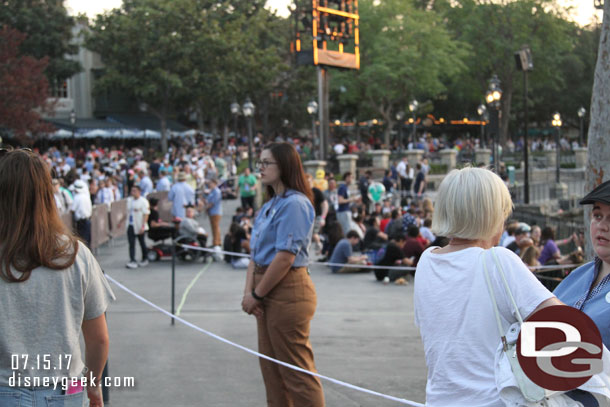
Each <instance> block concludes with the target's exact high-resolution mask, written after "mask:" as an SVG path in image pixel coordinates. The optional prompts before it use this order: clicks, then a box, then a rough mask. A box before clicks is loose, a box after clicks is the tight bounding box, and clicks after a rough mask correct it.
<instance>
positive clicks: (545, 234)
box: [540, 226, 555, 246]
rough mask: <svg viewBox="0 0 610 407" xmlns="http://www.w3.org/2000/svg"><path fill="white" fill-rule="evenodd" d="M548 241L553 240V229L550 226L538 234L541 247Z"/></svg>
mask: <svg viewBox="0 0 610 407" xmlns="http://www.w3.org/2000/svg"><path fill="white" fill-rule="evenodd" d="M548 240H555V228H554V227H552V226H545V227H544V228H542V232H541V233H540V242H541V243H542V245H543V246H544V244H545V243H546V242H547V241H548Z"/></svg>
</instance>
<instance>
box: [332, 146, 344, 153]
mask: <svg viewBox="0 0 610 407" xmlns="http://www.w3.org/2000/svg"><path fill="white" fill-rule="evenodd" d="M333 150H335V153H336V154H343V152H344V151H345V146H344V145H343V144H341V143H338V144H335V146H334V147H333Z"/></svg>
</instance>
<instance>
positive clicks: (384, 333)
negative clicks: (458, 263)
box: [97, 201, 426, 407]
mask: <svg viewBox="0 0 610 407" xmlns="http://www.w3.org/2000/svg"><path fill="white" fill-rule="evenodd" d="M236 206H237V201H225V202H224V210H225V214H226V215H225V216H223V220H222V223H221V226H222V230H223V231H226V230H227V229H228V225H229V222H230V217H231V215H232V214H233V212H234V208H235V207H236ZM200 223H201V224H203V225H204V226H205V228H206V230H209V229H210V227H209V222H208V220H207V218H202V219H200ZM138 250H139V249H138ZM127 253H128V251H127V242H126V239H124V238H123V239H119V240H117V241H115V242H114V243H112V244H110V245H108V246H106V247H103V248H100V249H99V250H98V253H97V258H98V260H99V261H100V263H101V265H102V267H103V268H104V270H105V271H106V273H107V274H108V275H110V276H112V277H113V278H115V279H116V280H118V281H119V282H121V283H122V284H124V285H126V286H127V287H129V288H130V289H132V290H133V291H135V292H137V293H139V294H140V295H142V296H144V297H145V298H147V299H148V300H150V301H152V302H154V303H155V304H158V305H159V306H161V307H164V308H165V309H167V310H169V309H170V298H171V297H170V283H171V261H170V260H162V261H159V262H156V263H151V264H150V265H149V266H148V267H146V268H139V269H135V270H128V269H126V268H125V263H126V260H127V258H128V255H127ZM138 253H139V251H138ZM138 256H139V254H138ZM177 264H178V266H177V269H176V307H177V306H178V304H179V303H180V300H181V297H182V295H183V293H184V292H185V290H186V289H187V286H188V285H189V284H190V283H191V282H192V280H193V279H194V277H195V276H196V275H197V274H198V273H199V272H200V271H201V270H202V269H203V267H204V266H205V264H201V263H198V264H191V263H182V262H178V263H177ZM311 275H312V279H313V281H314V283H315V284H316V288H317V293H318V308H317V312H316V315H315V317H314V320H313V322H312V327H311V341H312V344H313V348H314V353H315V357H316V365H317V367H318V371H319V372H320V373H321V374H323V375H326V376H330V377H333V378H336V379H339V380H343V381H345V382H348V383H351V384H354V385H358V386H362V387H365V388H369V389H371V390H375V391H378V392H381V393H386V394H389V395H392V396H395V397H400V398H405V399H409V400H414V401H416V402H423V400H424V395H425V383H426V366H425V360H424V353H423V347H422V343H421V339H420V337H419V333H418V330H417V328H416V327H415V325H414V323H413V286H412V285H407V286H396V285H383V284H380V283H378V282H376V281H375V278H374V276H373V275H372V273H366V274H353V275H333V274H331V273H330V271H329V270H328V269H327V268H325V267H321V266H315V267H312V269H311ZM244 278H245V270H234V269H233V268H232V267H231V266H230V265H227V264H226V263H224V262H216V263H213V264H212V265H211V266H210V267H209V268H208V269H207V270H206V271H205V272H203V273H202V275H201V276H200V278H199V279H198V280H197V281H196V282H195V283H194V284H193V286H192V288H191V290H190V292H189V294H188V296H187V298H186V300H185V304H184V307H183V309H182V313H181V317H183V318H185V319H186V320H188V321H190V322H192V323H193V324H196V325H198V326H200V327H202V328H204V329H206V330H209V331H211V332H213V333H215V334H217V335H220V336H223V337H225V338H227V339H229V340H231V341H234V342H237V343H239V344H241V345H244V346H246V347H248V348H251V349H256V324H255V320H254V317H251V316H248V315H246V314H244V313H243V312H242V310H241V304H240V303H241V298H242V293H243V286H244ZM111 286H112V288H113V290H114V292H115V294H116V296H117V301H116V302H115V303H113V304H112V305H111V306H110V308H109V310H108V314H107V318H108V324H109V329H110V339H111V343H110V359H109V360H110V364H109V369H110V376H112V377H117V376H119V377H122V376H127V377H129V376H133V377H135V382H136V386H135V388H124V389H120V388H112V389H111V393H110V402H111V404H110V405H112V406H129V407H132V406H210V407H225V406H226V407H241V406H243V407H251V406H265V405H266V403H265V393H264V385H263V381H262V378H261V374H260V370H259V367H258V360H257V358H256V357H254V356H252V355H250V354H248V353H246V352H244V351H242V350H239V349H235V348H232V347H230V346H228V345H226V344H224V343H221V342H219V341H217V340H215V339H212V338H210V337H208V336H206V335H204V334H202V333H199V332H197V331H195V330H193V329H192V328H189V327H187V326H184V325H182V324H180V323H176V325H174V326H171V325H170V319H169V318H168V317H167V316H165V315H163V314H161V313H160V312H158V311H156V310H154V309H152V308H151V307H149V306H148V305H146V304H144V303H142V302H140V301H139V300H137V299H136V298H134V297H133V296H131V295H129V294H127V293H126V292H124V291H122V290H121V289H119V288H118V287H116V286H115V285H112V284H111ZM323 385H324V392H325V395H326V401H327V406H329V407H335V406H336V407H351V406H371V407H383V406H398V405H401V404H399V403H397V402H393V401H388V400H384V399H382V398H379V397H374V396H370V395H366V394H363V393H360V392H357V391H355V390H351V389H347V388H345V387H342V386H339V385H336V384H332V383H329V382H326V381H323Z"/></svg>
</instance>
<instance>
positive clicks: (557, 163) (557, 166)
mask: <svg viewBox="0 0 610 407" xmlns="http://www.w3.org/2000/svg"><path fill="white" fill-rule="evenodd" d="M551 124H552V125H553V127H555V154H557V155H556V156H555V183H556V184H559V175H560V171H559V169H560V164H561V163H560V161H559V158H560V152H561V146H560V145H559V132H560V131H561V124H562V123H561V115H560V114H559V113H558V112H555V113H553V120H552V121H551Z"/></svg>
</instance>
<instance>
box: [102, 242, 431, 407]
mask: <svg viewBox="0 0 610 407" xmlns="http://www.w3.org/2000/svg"><path fill="white" fill-rule="evenodd" d="M193 247H196V246H193ZM106 278H107V279H108V280H109V281H110V282H112V283H113V284H114V285H116V286H117V287H119V288H120V289H121V290H123V291H125V292H126V293H128V294H130V295H132V296H133V297H135V298H137V299H138V300H140V301H142V302H143V303H145V304H147V305H149V306H151V307H152V308H154V309H156V310H157V311H160V312H162V313H163V314H165V315H167V316H169V317H170V318H173V319H175V320H176V321H178V322H181V323H183V324H184V325H186V326H188V327H190V328H193V329H194V330H196V331H199V332H201V333H203V334H206V335H208V336H210V337H212V338H214V339H216V340H218V341H220V342H223V343H225V344H227V345H230V346H233V347H235V348H238V349H241V350H243V351H244V352H247V353H249V354H251V355H254V356H257V357H259V358H262V359H266V360H268V361H270V362H273V363H277V364H279V365H282V366H284V367H287V368H289V369H292V370H296V371H298V372H301V373H305V374H309V375H312V376H316V377H319V378H320V379H324V380H327V381H329V382H331V383H334V384H338V385H339V386H343V387H347V388H349V389H352V390H356V391H359V392H362V393H366V394H370V395H372V396H377V397H382V398H384V399H386V400H391V401H395V402H397V403H400V404H406V405H409V406H414V407H425V405H424V404H421V403H417V402H415V401H411V400H406V399H401V398H398V397H394V396H390V395H387V394H383V393H379V392H376V391H374V390H369V389H365V388H364V387H360V386H355V385H353V384H350V383H347V382H344V381H341V380H337V379H333V378H332V377H328V376H324V375H321V374H319V373H316V372H311V371H309V370H305V369H303V368H300V367H298V366H294V365H291V364H289V363H286V362H282V361H281V360H277V359H273V358H271V357H269V356H267V355H263V354H261V353H258V352H256V351H254V350H252V349H249V348H246V347H245V346H242V345H239V344H237V343H235V342H232V341H230V340H228V339H225V338H223V337H221V336H218V335H216V334H214V333H212V332H210V331H207V330H205V329H203V328H200V327H198V326H197V325H195V324H193V323H191V322H188V321H186V320H184V319H182V318H180V317H179V316H177V315H174V314H172V313H171V312H168V311H166V310H164V309H163V308H161V307H159V306H158V305H156V304H154V303H152V302H150V301H149V300H147V299H146V298H144V297H142V296H141V295H139V294H137V293H135V292H134V291H132V290H130V289H129V288H127V287H126V286H124V285H123V284H121V283H119V282H118V281H116V280H115V279H114V278H112V277H111V276H110V275H108V274H106Z"/></svg>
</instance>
